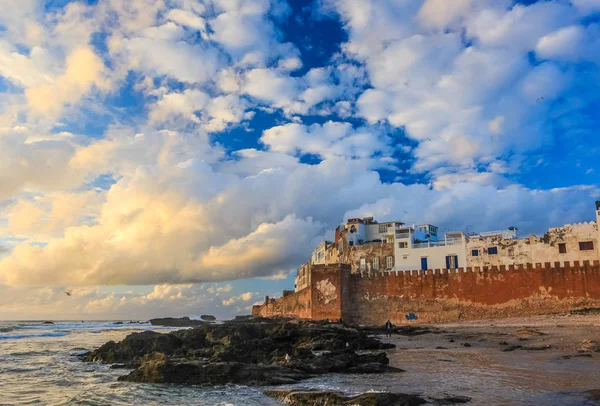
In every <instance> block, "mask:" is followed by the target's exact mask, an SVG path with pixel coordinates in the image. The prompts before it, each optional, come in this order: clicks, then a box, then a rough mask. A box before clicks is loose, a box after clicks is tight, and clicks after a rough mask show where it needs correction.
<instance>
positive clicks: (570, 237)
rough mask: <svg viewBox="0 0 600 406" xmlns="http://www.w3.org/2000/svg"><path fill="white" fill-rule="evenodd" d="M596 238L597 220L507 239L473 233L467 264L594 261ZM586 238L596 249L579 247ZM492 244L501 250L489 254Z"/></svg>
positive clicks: (596, 258)
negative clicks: (542, 233)
mask: <svg viewBox="0 0 600 406" xmlns="http://www.w3.org/2000/svg"><path fill="white" fill-rule="evenodd" d="M597 239H598V225H597V224H596V223H594V222H589V223H580V224H567V225H565V226H563V227H557V228H551V229H550V230H549V231H548V232H547V233H546V234H544V235H543V236H542V237H536V236H535V235H530V236H529V238H520V239H515V240H510V239H504V238H502V237H501V236H490V237H474V238H470V239H469V240H468V242H467V265H468V266H481V267H483V266H489V267H491V266H500V265H506V266H509V265H525V264H535V263H540V262H552V263H554V262H557V261H560V262H565V261H569V262H573V261H580V262H581V261H586V260H587V261H595V260H598V259H600V255H599V252H600V251H599V247H598V246H597V245H598V240H597ZM583 241H592V242H593V244H594V249H593V250H589V251H582V250H580V249H579V243H580V242H583ZM560 243H564V244H565V248H566V252H565V253H561V252H560V251H559V244H560ZM490 247H496V248H497V249H498V254H496V255H490V254H489V253H488V249H489V248H490ZM473 250H477V251H478V253H479V255H478V256H473V255H472V254H473Z"/></svg>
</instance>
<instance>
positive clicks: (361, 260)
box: [360, 258, 367, 271]
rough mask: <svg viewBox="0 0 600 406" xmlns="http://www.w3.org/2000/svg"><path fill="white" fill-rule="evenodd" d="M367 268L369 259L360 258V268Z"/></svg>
mask: <svg viewBox="0 0 600 406" xmlns="http://www.w3.org/2000/svg"><path fill="white" fill-rule="evenodd" d="M365 269H367V261H366V260H365V259H364V258H361V259H360V270H361V271H364V270H365Z"/></svg>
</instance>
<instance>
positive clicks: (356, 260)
mask: <svg viewBox="0 0 600 406" xmlns="http://www.w3.org/2000/svg"><path fill="white" fill-rule="evenodd" d="M386 257H392V261H393V258H394V244H388V243H379V242H375V243H369V244H364V245H355V246H352V247H345V248H344V251H343V252H342V255H341V262H342V263H344V264H350V266H351V267H352V272H353V273H357V272H360V259H361V258H365V262H366V269H365V271H373V258H379V270H380V271H384V270H386V263H385V261H386V260H385V258H386ZM392 264H393V262H392Z"/></svg>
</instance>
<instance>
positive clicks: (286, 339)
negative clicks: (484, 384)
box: [84, 318, 401, 385]
mask: <svg viewBox="0 0 600 406" xmlns="http://www.w3.org/2000/svg"><path fill="white" fill-rule="evenodd" d="M385 348H393V345H391V344H385V343H382V342H380V341H379V340H377V339H375V338H373V337H370V336H368V335H367V333H365V332H364V331H361V330H360V329H358V328H352V327H347V326H344V325H341V324H335V323H328V322H315V321H307V320H290V319H262V318H253V319H249V320H236V321H231V322H225V323H223V324H213V323H205V324H202V325H200V326H197V327H194V328H191V329H187V330H179V331H173V332H170V333H165V334H161V333H156V332H153V331H145V332H142V333H133V334H130V335H128V336H127V337H126V338H125V339H124V340H123V341H121V342H119V343H115V342H113V341H111V342H108V343H106V344H104V345H103V346H102V347H100V348H98V349H97V350H95V351H93V352H91V353H89V354H87V355H86V356H85V358H84V359H85V360H86V361H90V362H101V363H109V364H114V363H119V364H124V365H127V366H129V367H130V368H136V369H135V370H134V371H132V372H131V373H130V374H129V375H127V376H125V377H122V378H121V379H122V380H126V381H135V382H164V383H175V384H193V385H223V384H229V383H233V384H246V385H275V384H282V383H293V382H298V381H300V380H302V379H306V378H309V377H311V376H314V375H320V374H327V373H334V372H335V373H382V372H401V370H399V369H397V368H392V367H390V366H389V360H388V358H387V355H386V354H385V353H384V352H375V351H370V350H381V349H385ZM364 350H367V351H365V352H362V351H364ZM357 351H361V352H360V353H358V352H357Z"/></svg>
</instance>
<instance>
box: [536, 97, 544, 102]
mask: <svg viewBox="0 0 600 406" xmlns="http://www.w3.org/2000/svg"><path fill="white" fill-rule="evenodd" d="M540 100H544V98H543V97H538V98H537V100H536V101H535V102H536V103H537V102H539V101H540Z"/></svg>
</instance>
